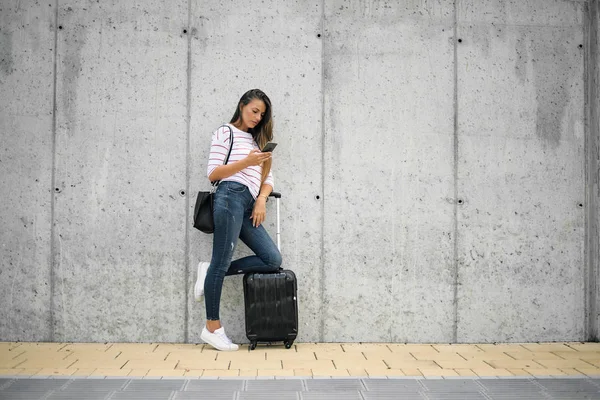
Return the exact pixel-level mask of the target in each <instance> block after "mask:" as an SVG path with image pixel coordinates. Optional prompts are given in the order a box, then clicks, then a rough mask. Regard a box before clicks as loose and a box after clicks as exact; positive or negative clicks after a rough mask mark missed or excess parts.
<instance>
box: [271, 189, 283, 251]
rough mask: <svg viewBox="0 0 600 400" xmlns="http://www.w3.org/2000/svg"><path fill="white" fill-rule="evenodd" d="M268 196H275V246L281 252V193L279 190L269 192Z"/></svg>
mask: <svg viewBox="0 0 600 400" xmlns="http://www.w3.org/2000/svg"><path fill="white" fill-rule="evenodd" d="M269 197H275V200H276V203H277V248H278V249H279V252H281V240H280V237H281V227H280V224H279V199H281V193H279V192H271V194H270V195H269Z"/></svg>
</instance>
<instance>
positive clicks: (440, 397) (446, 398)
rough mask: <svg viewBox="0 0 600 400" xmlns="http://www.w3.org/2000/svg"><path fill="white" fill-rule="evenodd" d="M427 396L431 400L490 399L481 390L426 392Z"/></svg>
mask: <svg viewBox="0 0 600 400" xmlns="http://www.w3.org/2000/svg"><path fill="white" fill-rule="evenodd" d="M425 396H426V398H427V399H429V400H488V398H487V397H485V396H484V395H483V394H482V393H481V392H454V393H442V392H435V393H429V392H426V393H425Z"/></svg>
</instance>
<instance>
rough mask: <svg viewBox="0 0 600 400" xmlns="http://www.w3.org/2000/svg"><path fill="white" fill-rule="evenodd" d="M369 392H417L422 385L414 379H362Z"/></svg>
mask: <svg viewBox="0 0 600 400" xmlns="http://www.w3.org/2000/svg"><path fill="white" fill-rule="evenodd" d="M363 384H364V385H365V387H366V388H367V390H368V391H369V392H373V391H377V392H391V391H393V392H396V393H403V394H404V393H418V392H419V391H420V390H422V389H423V386H422V385H421V384H420V383H419V382H418V381H417V380H415V379H412V380H408V379H402V380H399V379H363Z"/></svg>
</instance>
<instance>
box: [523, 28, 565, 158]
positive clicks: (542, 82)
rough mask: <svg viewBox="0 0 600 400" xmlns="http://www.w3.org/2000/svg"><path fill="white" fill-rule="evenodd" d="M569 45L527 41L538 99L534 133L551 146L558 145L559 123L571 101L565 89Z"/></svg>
mask: <svg viewBox="0 0 600 400" xmlns="http://www.w3.org/2000/svg"><path fill="white" fill-rule="evenodd" d="M571 45H572V44H571ZM568 46H569V43H568V42H566V41H564V40H535V41H534V40H532V39H529V43H528V48H529V51H528V53H529V54H530V56H531V59H530V60H529V65H530V66H531V68H532V70H533V76H534V84H535V90H536V99H537V113H536V134H537V136H538V138H540V139H542V141H543V142H545V143H547V144H549V145H551V146H552V147H558V145H559V144H560V139H561V133H562V121H563V117H564V116H565V113H566V112H567V107H568V106H569V102H570V93H569V91H568V90H567V87H568V86H569V79H570V76H571V75H572V74H570V73H569V72H570V70H571V69H572V68H571V63H572V61H571V60H569V57H570V53H571V52H570V51H569V48H568Z"/></svg>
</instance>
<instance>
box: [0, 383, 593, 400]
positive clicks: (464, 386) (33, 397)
mask: <svg viewBox="0 0 600 400" xmlns="http://www.w3.org/2000/svg"><path fill="white" fill-rule="evenodd" d="M0 399H2V400H4V399H6V400H59V399H60V400H62V399H64V400H109V399H110V400H179V399H186V400H192V399H198V400H204V399H206V400H209V399H211V400H222V399H223V400H224V399H227V400H271V399H273V400H288V399H289V400H346V399H347V400H397V399H406V400H413V399H415V400H416V399H418V400H445V399H447V400H538V399H556V400H580V399H600V379H583V378H569V379H512V378H511V379H493V378H490V379H277V380H273V379H271V380H266V379H248V380H243V379H218V380H217V379H214V380H213V379H123V378H118V379H117V378H114V379H112V378H107V379H90V378H79V379H65V378H57V379H54V378H48V379H34V378H14V379H13V378H4V379H0Z"/></svg>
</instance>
